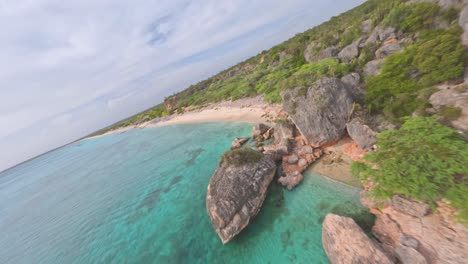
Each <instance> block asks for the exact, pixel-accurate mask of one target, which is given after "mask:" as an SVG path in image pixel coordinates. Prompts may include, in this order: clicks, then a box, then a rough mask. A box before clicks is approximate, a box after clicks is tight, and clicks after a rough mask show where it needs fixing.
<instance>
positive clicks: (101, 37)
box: [0, 0, 364, 171]
mask: <svg viewBox="0 0 468 264" xmlns="http://www.w3.org/2000/svg"><path fill="white" fill-rule="evenodd" d="M363 2H364V0H315V1H310V0H289V1H283V0H249V1H247V0H223V1H219V0H218V1H216V0H198V1H186V0H158V1H149V0H131V1H130V0H126V1H123V0H101V1H97V0H81V1H62V0H0V25H1V26H0V29H1V30H0V57H1V58H2V60H0V95H1V96H0V171H1V170H3V169H6V168H8V167H10V166H13V165H15V164H17V163H19V162H22V161H24V160H26V159H29V158H31V157H34V156H37V155H39V154H41V153H43V152H45V151H47V150H50V149H52V148H55V147H58V146H61V145H63V144H66V143H68V142H70V141H73V140H75V139H77V138H80V137H82V136H84V135H86V134H89V133H91V132H93V131H95V130H97V129H100V128H102V127H105V126H107V125H110V124H112V123H114V122H116V121H118V120H120V119H122V118H125V117H127V116H130V115H132V114H135V113H137V112H139V111H141V110H144V109H146V108H148V107H151V106H153V105H155V104H157V103H159V102H161V101H162V100H163V99H164V97H165V96H168V95H171V94H173V93H174V92H176V91H180V90H183V89H184V88H185V87H186V86H187V85H189V84H191V83H195V82H198V81H200V80H202V79H205V78H207V77H209V76H211V75H212V74H215V73H217V72H219V71H221V70H223V69H225V68H227V67H229V66H232V65H234V64H235V63H238V62H240V61H242V60H244V59H246V58H248V57H250V56H253V55H255V54H257V53H259V52H260V51H262V50H264V49H268V48H270V47H272V46H273V45H275V44H278V43H281V42H282V41H284V40H286V39H288V38H290V37H292V36H294V35H295V34H296V33H299V32H302V31H304V30H306V29H308V28H311V27H313V26H314V25H317V24H319V23H321V22H323V21H326V20H328V19H329V18H330V17H331V16H334V15H338V14H340V13H342V12H344V11H346V10H348V9H350V8H352V7H354V6H356V5H358V4H360V3H363Z"/></svg>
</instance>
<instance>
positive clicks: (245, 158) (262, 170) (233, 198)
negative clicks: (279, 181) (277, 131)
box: [206, 148, 276, 244]
mask: <svg viewBox="0 0 468 264" xmlns="http://www.w3.org/2000/svg"><path fill="white" fill-rule="evenodd" d="M275 173H276V164H275V161H274V160H273V158H272V157H270V156H268V155H263V154H262V153H260V152H257V151H254V150H252V149H250V148H240V149H236V150H231V151H229V152H226V153H225V154H224V155H223V157H222V160H221V162H220V164H219V165H218V168H217V169H216V171H215V173H214V175H213V176H212V177H211V179H210V183H209V185H208V192H207V195H206V208H207V211H208V215H209V216H210V219H211V224H212V225H213V228H214V230H215V231H216V233H217V234H218V236H219V238H220V239H221V241H222V242H223V244H226V243H227V242H229V241H230V240H231V239H232V238H233V237H235V236H236V235H237V234H239V232H241V231H242V229H244V228H245V227H246V226H247V225H248V224H249V221H250V218H252V217H254V216H255V215H256V214H257V213H258V212H259V211H260V208H261V206H262V204H263V201H264V200H265V196H266V193H267V190H268V186H269V185H270V183H271V181H272V180H273V177H274V176H275Z"/></svg>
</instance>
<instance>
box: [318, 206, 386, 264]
mask: <svg viewBox="0 0 468 264" xmlns="http://www.w3.org/2000/svg"><path fill="white" fill-rule="evenodd" d="M322 244H323V248H324V249H325V253H326V254H327V256H328V258H329V259H330V262H331V263H332V264H341V263H379V264H390V263H392V261H390V259H389V258H388V257H387V256H386V255H385V254H384V252H383V251H382V250H381V249H380V248H379V247H378V246H377V245H376V244H375V243H374V242H373V241H372V240H371V239H370V238H369V237H367V235H366V234H365V233H364V232H363V231H362V230H361V228H360V227H359V226H358V225H357V224H356V223H355V222H354V220H353V219H351V218H348V217H343V216H338V215H335V214H327V216H326V217H325V220H324V221H323V225H322Z"/></svg>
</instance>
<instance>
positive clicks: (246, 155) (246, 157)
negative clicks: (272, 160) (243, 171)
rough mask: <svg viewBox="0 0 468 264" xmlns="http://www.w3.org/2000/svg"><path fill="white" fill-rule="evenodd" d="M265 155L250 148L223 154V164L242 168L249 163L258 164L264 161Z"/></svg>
mask: <svg viewBox="0 0 468 264" xmlns="http://www.w3.org/2000/svg"><path fill="white" fill-rule="evenodd" d="M262 157H263V154H262V153H260V152H258V151H255V150H253V149H251V148H249V147H242V148H239V149H234V150H230V151H228V152H226V153H224V154H223V156H222V158H221V163H226V164H227V165H234V166H241V165H245V164H247V163H252V162H258V161H260V160H261V159H262Z"/></svg>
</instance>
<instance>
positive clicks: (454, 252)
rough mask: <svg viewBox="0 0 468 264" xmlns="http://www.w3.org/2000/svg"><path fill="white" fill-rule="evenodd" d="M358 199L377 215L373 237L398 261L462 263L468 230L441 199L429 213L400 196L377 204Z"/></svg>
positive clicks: (466, 254)
mask: <svg viewBox="0 0 468 264" xmlns="http://www.w3.org/2000/svg"><path fill="white" fill-rule="evenodd" d="M369 200H370V201H369ZM361 202H362V204H363V205H365V206H367V207H369V208H370V209H371V212H372V213H373V214H375V215H376V216H377V218H376V221H375V225H374V227H373V228H372V231H373V233H374V235H375V236H376V238H377V239H378V240H379V241H380V242H381V243H382V244H383V246H384V248H386V250H387V251H388V252H390V253H393V254H394V255H395V256H396V257H397V258H398V259H400V261H401V262H402V263H466V260H467V259H468V229H467V228H466V227H465V226H463V225H462V224H460V223H457V222H456V220H455V219H456V217H455V216H454V214H455V211H454V210H453V209H450V207H449V206H448V205H447V204H445V203H444V202H438V204H437V209H436V210H434V211H433V212H430V210H429V206H428V205H426V204H423V203H421V202H417V201H413V200H411V199H408V198H405V197H402V196H395V197H393V198H392V199H391V201H387V202H385V203H383V204H380V205H379V206H377V204H376V203H375V202H373V201H372V199H369V198H367V197H366V196H365V194H363V195H362V197H361Z"/></svg>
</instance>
